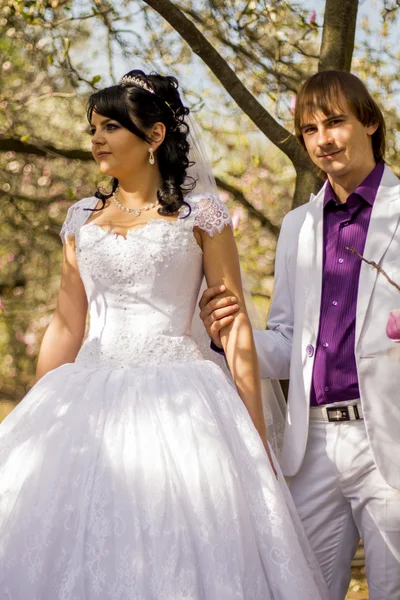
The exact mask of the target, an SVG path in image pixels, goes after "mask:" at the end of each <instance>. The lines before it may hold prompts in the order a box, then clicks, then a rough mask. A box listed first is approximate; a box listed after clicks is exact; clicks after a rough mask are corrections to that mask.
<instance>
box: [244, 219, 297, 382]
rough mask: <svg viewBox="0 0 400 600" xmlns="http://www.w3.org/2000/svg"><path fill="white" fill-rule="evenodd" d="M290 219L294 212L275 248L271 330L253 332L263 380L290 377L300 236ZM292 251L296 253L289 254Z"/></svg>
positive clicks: (270, 314)
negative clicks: (296, 268) (293, 229)
mask: <svg viewBox="0 0 400 600" xmlns="http://www.w3.org/2000/svg"><path fill="white" fill-rule="evenodd" d="M289 215H290V216H289ZM291 219H292V217H291V213H288V215H287V216H286V217H285V218H284V220H283V223H282V227H281V233H280V236H279V240H278V245H277V249H276V258H275V281H274V295H273V298H272V302H271V308H270V311H269V315H268V323H267V327H268V329H266V330H264V331H260V330H255V331H254V332H253V333H254V340H255V344H256V348H257V354H258V360H259V363H260V373H261V378H262V379H289V370H290V357H291V352H292V339H293V320H294V316H293V292H294V278H295V264H296V260H295V259H296V255H297V251H296V250H294V242H296V244H295V247H296V248H297V239H296V240H294V239H293V236H296V233H295V232H293V231H291V230H292V227H291V226H290V221H291ZM293 252H294V253H295V255H294V256H292V257H290V254H291V253H292V254H293ZM290 258H292V260H289V259H290Z"/></svg>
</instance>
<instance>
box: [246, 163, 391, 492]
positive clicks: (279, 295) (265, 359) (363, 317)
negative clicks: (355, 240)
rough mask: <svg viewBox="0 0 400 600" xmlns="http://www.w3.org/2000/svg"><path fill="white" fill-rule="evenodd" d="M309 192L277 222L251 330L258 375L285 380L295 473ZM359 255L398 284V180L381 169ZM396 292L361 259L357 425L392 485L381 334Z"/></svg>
mask: <svg viewBox="0 0 400 600" xmlns="http://www.w3.org/2000/svg"><path fill="white" fill-rule="evenodd" d="M324 190H325V186H324V187H323V188H322V190H321V191H320V192H319V194H318V195H317V196H314V195H312V196H311V198H310V201H309V202H308V203H307V204H306V205H304V206H301V207H299V208H297V209H295V210H293V211H291V212H289V213H288V214H287V215H286V217H285V219H284V221H283V224H282V229H281V234H280V238H279V242H278V248H277V255H276V268H275V292H274V297H273V301H272V304H271V310H270V314H269V320H268V328H269V329H268V330H266V331H255V332H254V335H255V340H256V346H257V353H258V357H259V361H260V368H261V377H262V378H279V379H287V378H288V377H289V376H290V389H289V398H288V408H287V415H286V430H285V440H284V446H283V452H282V460H281V464H282V468H283V472H284V474H285V475H287V476H292V475H295V474H296V473H297V471H298V470H299V468H300V466H301V463H302V461H303V458H304V453H305V450H306V444H307V436H308V426H309V402H310V400H309V398H310V388H311V378H312V371H313V363H314V356H315V352H314V353H313V356H310V354H312V349H311V351H310V347H311V346H312V348H314V349H315V347H316V343H317V336H318V326H319V317H320V303H321V284H322V261H323V237H322V236H323V203H324ZM363 256H364V257H365V258H366V259H368V260H370V261H375V262H376V263H377V264H378V265H379V266H380V267H382V269H384V270H385V271H386V273H387V274H388V275H389V276H390V277H391V278H392V279H393V280H394V281H395V282H396V283H398V284H400V180H399V179H398V178H397V177H396V176H395V175H394V174H393V173H392V171H390V169H388V168H387V167H385V170H384V173H383V177H382V181H381V185H380V187H379V190H378V194H377V196H376V200H375V203H374V206H373V210H372V215H371V221H370V225H369V229H368V235H367V240H366V245H365V249H364V254H363ZM396 308H400V291H399V290H397V289H396V288H395V287H394V286H392V285H391V284H390V283H389V282H388V281H387V279H386V278H385V277H384V276H383V275H382V274H381V273H379V272H378V271H377V270H376V269H375V268H374V267H372V266H370V265H367V264H366V263H365V262H362V265H361V272H360V279H359V285H358V300H357V316H356V342H355V356H356V364H357V371H358V379H359V387H360V397H361V403H362V407H363V413H364V419H365V426H366V430H367V434H368V438H369V442H370V444H371V448H372V453H373V456H374V460H375V463H376V466H377V468H378V469H379V471H380V473H381V474H382V476H383V477H384V479H385V480H386V481H387V483H388V484H389V485H391V486H392V487H394V488H400V344H396V343H394V342H392V341H391V340H390V339H389V338H388V337H387V335H386V324H387V321H388V318H389V313H390V311H391V310H393V309H396Z"/></svg>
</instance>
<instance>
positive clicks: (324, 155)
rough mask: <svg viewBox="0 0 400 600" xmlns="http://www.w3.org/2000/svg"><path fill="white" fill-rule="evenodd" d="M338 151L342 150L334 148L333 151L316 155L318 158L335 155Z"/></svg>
mask: <svg viewBox="0 0 400 600" xmlns="http://www.w3.org/2000/svg"><path fill="white" fill-rule="evenodd" d="M340 152H343V150H335V151H334V152H327V153H326V154H320V155H319V156H318V158H331V157H332V156H336V155H337V154H339V153H340Z"/></svg>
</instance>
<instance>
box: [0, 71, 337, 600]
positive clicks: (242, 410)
mask: <svg viewBox="0 0 400 600" xmlns="http://www.w3.org/2000/svg"><path fill="white" fill-rule="evenodd" d="M188 112H189V111H188V109H187V108H186V107H185V106H184V105H183V104H182V101H181V99H180V95H179V92H178V84H177V81H176V80H175V79H174V78H173V77H163V76H160V75H157V74H150V75H145V74H144V73H143V72H142V71H131V72H130V73H128V74H127V75H125V76H124V77H123V78H122V79H121V81H120V82H119V84H118V85H115V86H112V87H109V88H106V89H104V90H101V91H99V92H96V93H95V94H93V95H92V96H91V98H90V100H89V106H88V119H89V122H90V128H91V133H92V144H93V155H94V157H95V159H96V161H97V163H98V164H99V167H100V169H101V171H102V172H103V173H105V174H107V175H110V176H112V177H113V187H112V191H111V193H106V192H105V191H104V190H102V191H99V192H97V193H96V196H94V197H91V198H85V199H83V200H81V201H79V202H77V203H76V204H75V205H74V206H72V207H71V208H70V209H69V211H68V215H67V218H66V221H65V223H64V225H63V228H62V231H61V236H62V239H63V242H64V259H63V267H62V279H61V287H60V292H59V298H58V304H57V308H56V311H55V314H54V317H53V320H52V322H51V324H50V326H49V328H48V329H47V331H46V334H45V336H44V339H43V343H42V346H41V350H40V356H39V361H38V367H37V380H38V381H37V383H36V385H35V386H34V387H33V388H32V390H31V391H30V392H29V394H28V395H27V396H26V397H25V399H24V400H23V401H22V402H21V403H20V404H19V405H18V406H17V407H16V408H15V410H14V411H13V412H12V413H11V415H9V416H8V417H7V419H6V420H5V421H4V422H3V423H2V425H1V426H0V472H1V479H0V590H1V592H0V598H1V600H3V599H4V600H27V599H28V598H29V599H30V600H95V599H102V600H103V599H104V600H184V599H185V600H200V599H201V600H235V599H237V600H261V599H262V600H268V599H282V600H297V599H300V600H302V599H304V600H320V599H323V598H326V597H327V592H326V588H325V584H324V582H323V581H322V577H321V575H320V572H319V570H318V567H317V565H316V562H315V559H314V557H313V555H312V553H311V550H310V549H309V546H308V543H307V540H306V539H305V536H304V533H303V530H302V528H301V525H300V522H299V519H298V517H297V515H296V513H295V509H294V508H293V504H292V502H291V499H290V495H289V493H288V491H287V488H286V486H285V482H284V480H283V477H282V475H281V473H280V470H279V467H278V466H277V463H276V462H274V459H273V456H272V455H271V454H272V453H271V452H270V449H269V445H268V441H267V439H266V429H265V423H264V417H263V410H262V404H261V393H260V382H259V372H258V364H257V357H256V352H255V348H254V343H253V338H252V331H251V326H250V323H249V319H248V316H247V313H246V308H245V304H244V300H243V292H242V287H241V280H240V270H239V261H238V256H237V250H236V246H235V242H234V238H233V234H232V229H231V226H230V219H229V215H228V213H227V211H226V209H225V207H224V205H223V204H222V203H221V202H220V201H219V199H218V197H216V196H215V195H213V194H212V193H207V191H203V192H202V193H201V194H200V193H199V190H198V188H197V186H196V181H195V180H192V179H191V178H190V177H189V176H188V171H190V168H191V167H190V162H189V158H188V156H189V150H190V143H189V142H190V139H191V138H190V131H189V126H188V124H187V115H188ZM210 189H211V188H210ZM203 275H205V277H206V280H207V284H208V285H209V286H213V285H216V284H218V283H220V282H221V281H222V282H223V283H224V285H225V286H226V288H227V289H228V290H230V291H231V292H232V294H233V295H234V296H236V297H237V298H239V299H240V300H239V313H240V317H239V318H236V319H235V321H234V322H233V323H232V324H230V325H229V326H227V327H226V328H225V330H223V332H222V336H221V338H222V343H223V346H224V349H225V354H226V358H227V362H228V365H229V368H230V371H231V374H232V376H233V380H234V384H235V385H233V384H232V382H231V380H230V379H228V378H227V376H226V375H225V374H224V373H223V371H222V369H221V368H220V367H218V366H217V365H216V364H215V363H214V362H212V361H210V360H205V359H204V357H203V355H202V353H201V352H200V349H199V347H198V345H197V344H196V342H195V341H194V338H193V337H192V334H191V323H192V318H193V315H194V312H195V308H196V299H197V296H198V293H199V288H200V285H201V281H202V279H203ZM88 305H89V307H90V327H89V332H88V335H87V337H86V339H85V341H84V342H83V338H84V333H85V326H86V316H87V309H88ZM82 342H83V344H82ZM274 464H275V466H274ZM277 472H278V473H277Z"/></svg>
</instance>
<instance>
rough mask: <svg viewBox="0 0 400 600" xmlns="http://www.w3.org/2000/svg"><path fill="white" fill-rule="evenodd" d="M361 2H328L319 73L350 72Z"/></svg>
mask: <svg viewBox="0 0 400 600" xmlns="http://www.w3.org/2000/svg"><path fill="white" fill-rule="evenodd" d="M358 2H359V0H326V3H325V18H324V26H323V33H322V43H321V54H320V59H319V64H318V71H327V70H329V69H336V70H338V71H350V68H351V59H352V57H353V50H354V38H355V34H356V22H357V11H358Z"/></svg>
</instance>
